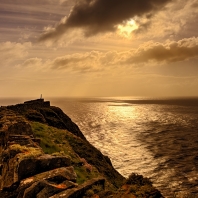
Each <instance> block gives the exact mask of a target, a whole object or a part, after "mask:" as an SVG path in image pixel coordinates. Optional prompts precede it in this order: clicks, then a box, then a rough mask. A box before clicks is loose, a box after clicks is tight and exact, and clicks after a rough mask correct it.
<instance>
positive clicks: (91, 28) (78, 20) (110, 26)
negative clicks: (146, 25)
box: [39, 0, 171, 41]
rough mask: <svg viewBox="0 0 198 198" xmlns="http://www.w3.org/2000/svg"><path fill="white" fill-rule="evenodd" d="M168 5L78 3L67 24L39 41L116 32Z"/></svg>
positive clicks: (137, 0)
mask: <svg viewBox="0 0 198 198" xmlns="http://www.w3.org/2000/svg"><path fill="white" fill-rule="evenodd" d="M169 2H171V0H161V1H159V0H147V1H144V0H133V1H131V0H125V1H120V0H108V1H107V0H78V2H77V3H76V5H75V6H74V7H73V9H72V11H71V12H70V14H69V16H68V18H67V19H66V21H65V22H62V23H60V24H58V25H57V26H56V28H55V29H54V30H52V31H50V32H46V33H44V34H43V35H42V36H41V37H40V39H39V40H40V41H45V40H49V39H57V38H59V37H60V36H62V35H63V34H64V33H65V32H67V30H68V29H70V28H81V29H83V30H84V33H85V36H92V35H96V34H98V33H103V32H108V31H115V29H116V26H117V25H118V24H121V23H124V22H126V21H127V20H129V19H131V18H134V17H143V16H144V17H147V18H151V17H152V15H154V14H155V13H156V12H157V11H159V10H162V9H163V8H164V6H165V5H166V4H167V3H169Z"/></svg>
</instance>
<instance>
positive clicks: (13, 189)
mask: <svg viewBox="0 0 198 198" xmlns="http://www.w3.org/2000/svg"><path fill="white" fill-rule="evenodd" d="M134 178H136V179H137V177H133V180H135V179H134ZM141 180H142V179H141ZM130 182H131V181H130ZM130 182H128V183H126V182H125V178H123V176H121V175H120V174H119V173H118V172H117V171H116V170H115V169H114V168H113V166H112V164H111V161H110V159H109V158H108V157H107V156H104V155H103V154H102V153H101V152H100V151H99V150H98V149H96V148H95V147H93V146H92V145H91V144H90V143H89V142H88V141H87V140H86V138H85V137H84V135H83V134H82V132H81V131H80V129H79V128H78V126H77V125H76V124H75V123H73V122H72V121H71V119H70V118H69V117H68V116H67V115H66V114H64V113H63V111H62V110H61V109H60V108H58V107H52V106H50V102H45V101H44V100H43V99H38V100H33V101H27V102H25V103H24V104H18V105H12V106H8V107H1V108H0V189H1V190H0V197H5V198H11V197H12V198H14V197H17V198H20V197H21V198H24V197H28V198H30V197H38V198H39V197H42V198H45V197H46V198H47V197H78V198H80V197H110V196H111V197H126V195H127V196H128V195H130V196H131V195H134V197H136V194H135V193H137V192H139V191H140V190H141V193H142V194H143V193H144V195H146V194H145V193H147V195H148V197H156V198H158V197H159V198H160V197H162V196H161V194H160V192H159V191H158V190H156V189H155V188H153V187H152V184H151V183H149V182H146V183H141V184H134V183H133V182H132V183H130ZM124 183H125V184H124ZM134 185H135V189H136V190H135V193H134V192H133V193H132V190H131V187H132V186H134ZM121 186H122V188H121ZM142 186H146V187H147V188H146V191H145V192H144V191H143V190H142ZM119 188H120V190H118V189H119ZM117 190H118V191H117ZM147 195H146V196H145V197H147Z"/></svg>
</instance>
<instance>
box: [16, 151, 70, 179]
mask: <svg viewBox="0 0 198 198" xmlns="http://www.w3.org/2000/svg"><path fill="white" fill-rule="evenodd" d="M70 165H71V161H70V159H69V158H67V157H66V156H52V155H47V154H45V155H42V156H39V157H35V158H30V159H24V160H22V161H21V162H20V163H19V165H18V177H19V180H22V179H24V178H27V177H30V176H33V175H36V174H38V173H42V172H45V171H49V170H52V169H55V168H60V167H66V166H70Z"/></svg>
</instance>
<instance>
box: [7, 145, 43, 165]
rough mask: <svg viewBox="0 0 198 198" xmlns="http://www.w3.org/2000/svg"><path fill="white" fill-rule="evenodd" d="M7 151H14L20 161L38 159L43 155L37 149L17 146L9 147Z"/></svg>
mask: <svg viewBox="0 0 198 198" xmlns="http://www.w3.org/2000/svg"><path fill="white" fill-rule="evenodd" d="M9 150H10V152H11V153H12V151H14V152H15V153H16V154H17V156H18V157H19V160H20V161H22V160H23V159H27V158H34V157H38V156H40V155H42V154H43V152H42V150H40V149H38V148H34V147H26V146H21V145H19V144H14V145H11V146H10V147H9Z"/></svg>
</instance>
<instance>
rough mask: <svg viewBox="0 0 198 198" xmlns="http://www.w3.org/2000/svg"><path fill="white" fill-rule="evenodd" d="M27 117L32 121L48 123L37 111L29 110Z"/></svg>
mask: <svg viewBox="0 0 198 198" xmlns="http://www.w3.org/2000/svg"><path fill="white" fill-rule="evenodd" d="M25 117H26V118H27V119H28V120H30V121H35V122H41V123H46V120H45V118H44V116H43V115H42V114H41V113H40V112H39V111H37V110H33V109H29V110H27V112H26V113H25Z"/></svg>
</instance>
